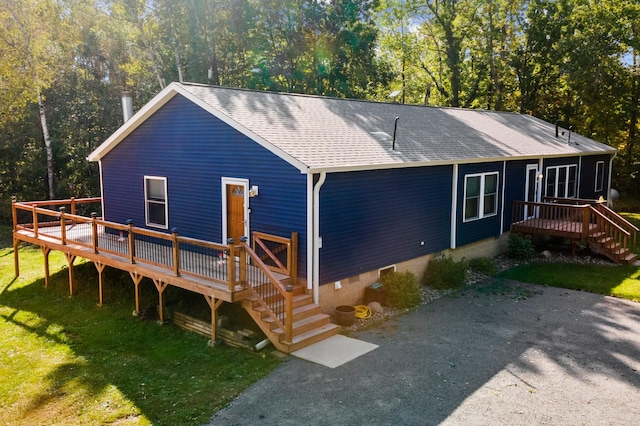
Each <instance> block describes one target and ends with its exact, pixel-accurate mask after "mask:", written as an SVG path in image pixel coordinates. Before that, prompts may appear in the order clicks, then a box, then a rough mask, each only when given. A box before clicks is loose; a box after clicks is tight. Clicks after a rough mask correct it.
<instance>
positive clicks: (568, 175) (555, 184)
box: [544, 164, 578, 198]
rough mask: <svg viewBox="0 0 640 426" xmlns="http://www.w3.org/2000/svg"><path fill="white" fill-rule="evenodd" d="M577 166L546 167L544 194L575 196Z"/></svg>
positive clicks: (560, 196) (555, 196)
mask: <svg viewBox="0 0 640 426" xmlns="http://www.w3.org/2000/svg"><path fill="white" fill-rule="evenodd" d="M577 173H578V166H576V165H575V164H570V165H567V166H553V167H547V177H546V190H545V194H544V195H545V196H547V197H554V198H575V196H576V176H577Z"/></svg>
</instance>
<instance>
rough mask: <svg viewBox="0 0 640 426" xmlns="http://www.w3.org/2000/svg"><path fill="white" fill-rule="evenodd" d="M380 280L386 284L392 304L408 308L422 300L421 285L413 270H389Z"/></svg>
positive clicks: (389, 301)
mask: <svg viewBox="0 0 640 426" xmlns="http://www.w3.org/2000/svg"><path fill="white" fill-rule="evenodd" d="M380 282H381V283H382V284H384V287H385V289H386V294H387V303H388V304H389V305H390V306H393V307H395V308H400V309H408V308H413V307H416V306H418V305H419V304H420V303H421V302H422V293H421V292H420V285H419V284H418V279H417V278H416V276H415V275H414V274H413V273H412V272H409V271H405V272H389V273H387V274H384V275H383V276H382V277H380Z"/></svg>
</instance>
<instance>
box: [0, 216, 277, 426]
mask: <svg viewBox="0 0 640 426" xmlns="http://www.w3.org/2000/svg"><path fill="white" fill-rule="evenodd" d="M6 235H7V229H6V227H4V228H1V229H0V238H2V239H3V241H5V244H6V241H7V238H6ZM20 260H21V263H20V267H21V276H20V278H18V279H14V277H13V250H12V249H10V248H5V249H0V360H2V362H0V418H2V423H3V424H15V425H33V424H65V425H66V424H108V423H117V424H127V425H138V424H143V425H144V424H158V425H177V424H180V425H183V424H202V423H204V422H206V421H207V420H208V419H209V417H210V416H211V415H212V414H213V413H214V412H215V411H216V410H218V409H220V408H223V407H224V406H225V405H226V404H227V403H228V402H229V401H230V400H231V399H232V398H233V397H235V396H237V395H238V394H239V393H240V392H241V391H242V390H243V389H245V388H246V387H247V386H249V385H250V384H252V383H253V382H255V381H256V380H258V379H259V378H261V377H264V376H265V375H266V374H268V373H269V372H270V371H272V370H273V368H275V367H276V366H277V365H278V364H279V361H278V360H277V359H276V358H275V357H273V356H272V355H271V354H270V351H269V350H268V349H265V350H264V351H263V352H261V353H258V354H253V353H248V352H243V351H241V350H238V349H234V348H229V347H226V346H224V345H220V346H217V347H215V348H211V347H208V346H207V339H205V338H203V337H201V336H198V335H195V334H192V333H187V332H184V331H182V330H180V329H178V328H176V327H174V326H171V325H165V326H160V325H158V324H157V323H156V322H155V321H142V320H141V319H138V318H136V317H133V316H132V315H131V312H132V310H133V306H134V301H133V284H132V283H131V281H130V279H128V280H127V278H128V276H127V275H125V274H122V273H119V272H118V271H111V272H110V273H109V275H107V276H106V281H107V286H106V290H105V291H106V297H107V304H106V305H104V306H98V305H97V300H98V294H97V274H96V272H95V268H94V267H93V265H92V264H91V263H85V264H80V265H78V266H77V267H76V291H77V294H76V295H74V296H73V297H71V298H70V297H69V296H68V281H67V270H66V269H65V267H66V261H65V260H64V256H63V255H62V254H61V253H58V252H52V253H51V255H50V264H51V271H52V285H51V286H49V287H48V288H45V287H44V280H43V272H42V271H43V263H42V254H41V252H40V249H39V248H34V247H24V246H23V247H22V248H21V249H20ZM151 287H152V286H151ZM156 297H157V296H156ZM156 300H157V299H156Z"/></svg>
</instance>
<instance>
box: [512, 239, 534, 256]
mask: <svg viewBox="0 0 640 426" xmlns="http://www.w3.org/2000/svg"><path fill="white" fill-rule="evenodd" d="M534 254H535V249H534V247H533V243H532V242H531V237H529V236H525V237H523V236H522V235H520V234H510V235H509V243H508V247H507V255H508V256H509V257H510V258H512V259H518V260H527V259H531V258H532V257H533V255H534Z"/></svg>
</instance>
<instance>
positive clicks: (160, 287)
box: [153, 279, 169, 324]
mask: <svg viewBox="0 0 640 426" xmlns="http://www.w3.org/2000/svg"><path fill="white" fill-rule="evenodd" d="M153 283H154V284H155V285H156V289H157V290H158V318H159V323H160V324H164V297H163V294H164V291H165V290H166V289H167V286H168V285H169V283H165V282H164V281H162V280H156V279H154V280H153Z"/></svg>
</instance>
